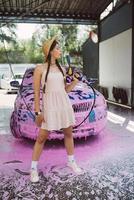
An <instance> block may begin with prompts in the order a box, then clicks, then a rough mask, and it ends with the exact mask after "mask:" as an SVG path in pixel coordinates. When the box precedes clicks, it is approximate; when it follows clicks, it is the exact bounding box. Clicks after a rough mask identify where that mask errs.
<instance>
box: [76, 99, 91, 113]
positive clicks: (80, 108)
mask: <svg viewBox="0 0 134 200" xmlns="http://www.w3.org/2000/svg"><path fill="white" fill-rule="evenodd" d="M91 106H92V102H85V103H80V104H73V105H72V107H73V109H74V112H76V113H78V112H86V111H89V109H90V107H91Z"/></svg>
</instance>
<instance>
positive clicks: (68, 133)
mask: <svg viewBox="0 0 134 200" xmlns="http://www.w3.org/2000/svg"><path fill="white" fill-rule="evenodd" d="M63 132H64V144H65V147H66V151H67V154H68V155H73V154H74V140H73V133H72V126H69V127H68V128H64V129H63Z"/></svg>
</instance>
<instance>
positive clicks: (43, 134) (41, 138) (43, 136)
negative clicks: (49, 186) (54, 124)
mask: <svg viewBox="0 0 134 200" xmlns="http://www.w3.org/2000/svg"><path fill="white" fill-rule="evenodd" d="M47 137H48V131H47V130H44V129H40V131H39V135H38V137H37V139H36V142H35V145H34V149H33V154H32V163H31V172H30V180H31V182H38V181H39V176H38V171H37V164H38V160H39V158H40V155H41V152H42V150H43V146H44V143H45V142H46V140H47Z"/></svg>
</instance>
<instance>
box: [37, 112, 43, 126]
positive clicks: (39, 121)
mask: <svg viewBox="0 0 134 200" xmlns="http://www.w3.org/2000/svg"><path fill="white" fill-rule="evenodd" d="M42 122H45V120H44V116H43V114H39V115H36V116H35V123H36V125H37V126H39V127H40V126H41V123H42Z"/></svg>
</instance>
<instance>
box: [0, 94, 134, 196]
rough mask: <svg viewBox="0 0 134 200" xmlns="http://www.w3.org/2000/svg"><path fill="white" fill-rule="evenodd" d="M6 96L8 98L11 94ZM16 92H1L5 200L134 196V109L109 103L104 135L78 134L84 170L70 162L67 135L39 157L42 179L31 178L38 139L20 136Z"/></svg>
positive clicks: (0, 172)
mask: <svg viewBox="0 0 134 200" xmlns="http://www.w3.org/2000/svg"><path fill="white" fill-rule="evenodd" d="M5 97H6V100H5ZM15 97H16V95H11V94H10V95H6V94H3V93H1V94H0V116H1V118H0V200H19V199H23V200H28V199H29V200H49V199H52V200H134V154H133V152H134V114H133V112H132V111H130V110H128V109H122V108H120V107H116V106H111V105H109V106H108V123H107V127H106V128H105V130H103V131H102V132H101V133H100V134H99V135H98V136H91V137H89V138H88V139H87V140H84V139H82V140H75V155H76V159H77V161H78V163H79V165H80V166H81V167H82V168H83V170H84V174H81V175H79V176H76V175H75V174H73V173H72V171H71V170H70V169H69V168H68V167H66V160H67V159H66V151H65V148H64V143H63V141H60V142H59V141H54V142H47V143H46V145H45V147H44V150H43V153H42V155H41V158H40V162H39V171H40V182H39V183H36V184H31V183H30V181H29V168H30V163H31V155H32V149H33V145H34V142H32V141H30V140H24V139H19V140H18V139H15V138H14V137H13V136H12V135H11V132H10V129H9V120H10V115H11V112H12V110H13V103H14V100H15Z"/></svg>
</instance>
